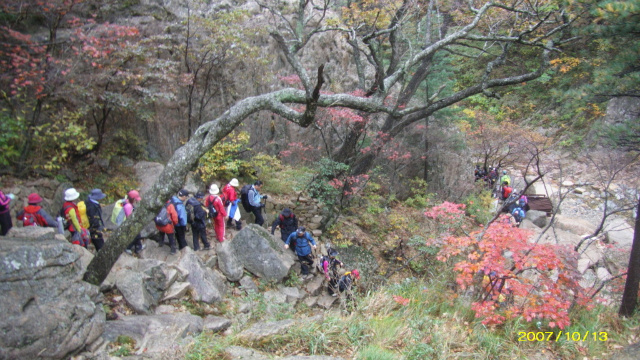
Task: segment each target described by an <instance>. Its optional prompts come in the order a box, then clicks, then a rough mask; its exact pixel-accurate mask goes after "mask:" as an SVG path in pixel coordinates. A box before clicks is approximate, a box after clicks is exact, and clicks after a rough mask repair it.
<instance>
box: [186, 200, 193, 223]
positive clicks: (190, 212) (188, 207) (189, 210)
mask: <svg viewBox="0 0 640 360" xmlns="http://www.w3.org/2000/svg"><path fill="white" fill-rule="evenodd" d="M184 209H185V211H186V212H187V224H193V206H191V204H189V203H187V205H185V206H184Z"/></svg>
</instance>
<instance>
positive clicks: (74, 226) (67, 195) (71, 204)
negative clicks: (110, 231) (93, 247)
mask: <svg viewBox="0 0 640 360" xmlns="http://www.w3.org/2000/svg"><path fill="white" fill-rule="evenodd" d="M79 197H80V193H79V192H78V191H76V189H74V188H69V189H67V190H66V191H65V192H64V203H63V204H62V209H61V210H60V215H61V216H62V217H64V219H65V220H66V222H67V229H68V230H69V232H70V233H71V243H72V244H74V245H80V246H82V247H85V248H86V247H87V245H89V236H88V235H89V233H88V230H87V229H84V228H82V220H81V219H80V210H78V206H77V205H76V203H75V201H76V200H78V198H79Z"/></svg>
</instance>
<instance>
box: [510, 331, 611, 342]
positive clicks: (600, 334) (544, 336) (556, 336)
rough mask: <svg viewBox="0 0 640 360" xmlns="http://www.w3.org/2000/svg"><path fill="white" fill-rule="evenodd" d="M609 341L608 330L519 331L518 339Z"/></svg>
mask: <svg viewBox="0 0 640 360" xmlns="http://www.w3.org/2000/svg"><path fill="white" fill-rule="evenodd" d="M560 340H565V341H587V340H591V341H608V340H609V334H607V332H606V331H593V332H592V331H584V332H580V331H567V332H563V331H560V332H557V333H556V332H553V331H544V332H543V331H538V332H535V331H518V341H560Z"/></svg>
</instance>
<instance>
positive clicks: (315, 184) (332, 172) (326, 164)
mask: <svg viewBox="0 0 640 360" xmlns="http://www.w3.org/2000/svg"><path fill="white" fill-rule="evenodd" d="M313 168H314V169H315V170H316V172H315V176H314V177H313V179H312V181H311V182H310V184H309V186H308V191H309V194H311V196H312V197H313V198H315V199H318V200H319V201H320V202H321V203H322V204H324V205H326V206H327V207H330V208H332V207H334V206H336V205H338V203H339V201H340V196H341V188H339V187H337V186H335V185H334V184H332V183H331V181H332V180H333V179H335V178H336V177H338V176H339V175H340V174H343V173H346V172H347V171H348V170H349V166H348V165H347V164H343V163H341V162H337V161H333V160H331V159H329V158H322V159H320V161H318V162H317V163H316V164H315V165H314V166H313Z"/></svg>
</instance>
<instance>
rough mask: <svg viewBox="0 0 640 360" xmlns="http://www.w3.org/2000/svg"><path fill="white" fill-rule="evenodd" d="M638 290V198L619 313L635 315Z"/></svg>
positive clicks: (639, 200)
mask: <svg viewBox="0 0 640 360" xmlns="http://www.w3.org/2000/svg"><path fill="white" fill-rule="evenodd" d="M638 290H640V199H638V207H637V208H636V226H635V229H634V233H633V245H631V254H630V255H629V267H628V269H627V281H626V282H625V284H624V293H623V294H622V303H621V304H620V310H618V314H620V315H622V316H627V317H629V316H631V315H633V312H634V310H635V309H636V307H637V306H638Z"/></svg>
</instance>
